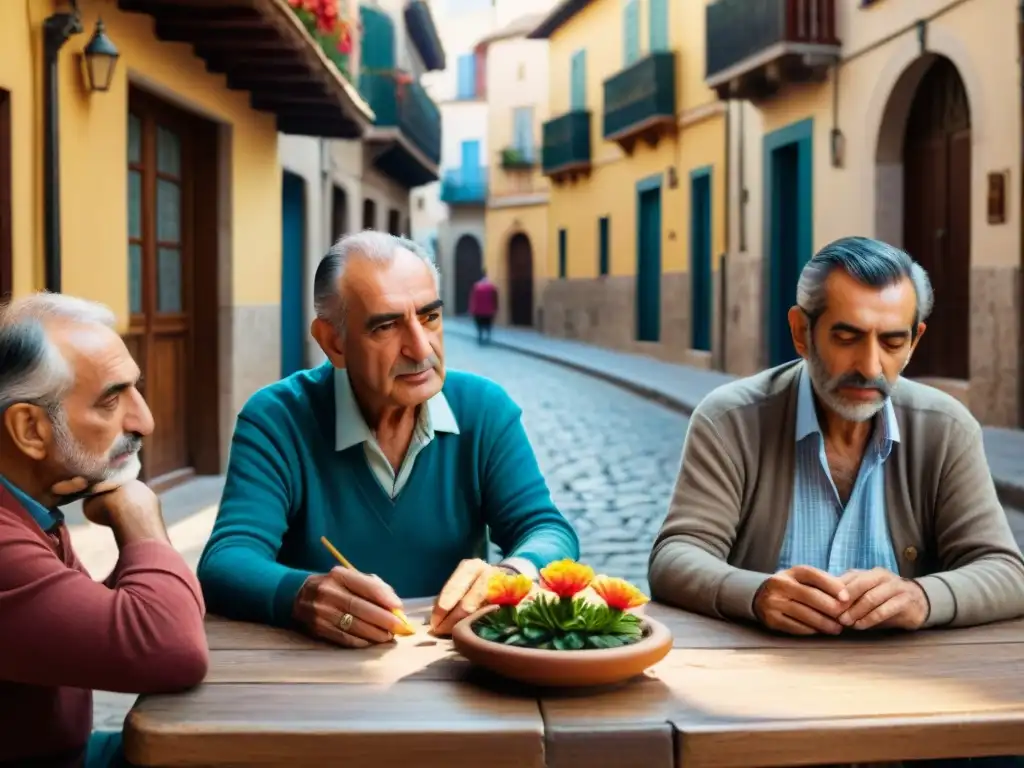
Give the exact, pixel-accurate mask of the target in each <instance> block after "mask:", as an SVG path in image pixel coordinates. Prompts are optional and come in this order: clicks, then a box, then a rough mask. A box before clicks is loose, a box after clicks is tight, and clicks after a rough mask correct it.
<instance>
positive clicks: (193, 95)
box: [0, 0, 372, 487]
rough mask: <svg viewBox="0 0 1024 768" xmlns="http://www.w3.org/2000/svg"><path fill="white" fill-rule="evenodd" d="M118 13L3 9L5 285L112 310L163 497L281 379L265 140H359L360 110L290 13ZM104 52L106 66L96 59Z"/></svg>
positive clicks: (97, 4)
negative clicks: (247, 405) (134, 377)
mask: <svg viewBox="0 0 1024 768" xmlns="http://www.w3.org/2000/svg"><path fill="white" fill-rule="evenodd" d="M124 5H125V4H123V3H121V4H119V3H118V2H116V1H115V0H79V2H78V3H77V9H78V10H76V9H75V8H74V6H73V5H72V4H69V3H65V2H58V1H57V0H53V1H52V2H51V0H42V1H40V2H31V3H3V4H0V274H2V275H3V278H2V279H3V282H4V285H3V286H2V289H3V290H4V291H7V290H8V289H9V290H10V291H12V292H13V294H14V296H19V295H24V294H26V293H30V292H32V291H36V290H41V289H49V290H54V291H63V292H65V293H69V294H75V295H78V296H82V297H85V298H89V299H94V300H97V301H101V302H103V303H105V304H107V305H109V306H110V307H111V308H112V309H113V310H114V312H115V314H116V316H117V321H118V326H119V330H120V332H121V333H122V335H123V337H124V339H125V341H126V343H127V345H128V347H129V349H130V350H131V351H132V353H133V355H134V356H135V359H136V361H137V362H138V364H139V365H140V367H141V368H142V371H143V374H144V379H143V384H142V387H143V391H144V394H145V396H146V398H147V400H148V402H149V404H150V406H151V408H152V409H153V414H154V417H155V420H156V431H155V433H154V435H153V436H152V438H151V439H149V440H147V442H146V446H145V448H144V450H143V459H142V460H143V473H144V477H145V478H146V479H147V480H148V481H149V482H151V483H154V484H155V485H157V486H158V487H159V486H161V485H166V484H167V483H169V482H173V481H174V480H177V479H183V478H185V477H187V476H189V475H191V474H195V473H199V474H216V473H219V472H221V471H222V469H223V467H224V466H225V464H226V460H227V455H228V445H229V441H230V437H231V432H232V430H233V427H234V419H235V416H236V414H237V412H238V410H239V409H240V408H241V406H242V405H243V403H244V402H245V400H246V399H247V398H248V397H249V396H250V395H251V394H252V393H253V392H254V391H255V390H256V389H258V388H259V387H261V386H263V385H265V384H268V383H270V382H272V381H274V380H275V379H277V378H278V377H279V376H280V373H281V370H280V356H279V354H278V344H279V340H280V338H281V296H282V292H281V282H282V279H281V274H282V261H281V233H282V226H281V222H282V213H281V192H280V190H281V166H280V164H279V162H278V156H277V151H278V150H277V136H278V132H279V131H284V132H288V133H294V134H305V135H328V136H333V137H344V138H348V137H352V138H354V137H358V136H360V135H362V134H363V133H364V132H365V131H366V130H367V129H368V128H369V126H370V120H371V118H372V113H371V112H370V111H369V110H368V109H366V108H365V106H364V105H362V104H361V101H360V99H359V98H358V96H357V95H356V94H355V92H354V89H352V87H351V85H350V84H349V83H348V82H347V81H346V80H345V79H344V77H343V76H342V75H341V74H340V72H339V70H338V68H337V66H336V65H334V64H333V63H332V62H331V61H330V60H329V59H328V58H327V56H326V55H325V54H324V51H323V50H322V49H321V47H320V46H319V44H318V43H317V42H316V41H315V40H314V37H313V36H312V34H310V32H309V31H308V29H307V28H306V27H305V26H304V25H303V24H301V23H298V24H297V23H296V17H295V16H294V15H293V14H294V13H295V11H294V10H292V9H290V8H289V6H288V5H287V4H284V3H263V4H260V5H258V6H254V7H253V8H249V9H248V10H246V9H245V8H241V7H240V6H238V4H233V5H231V4H225V6H224V8H222V9H220V13H219V15H216V16H209V15H204V14H181V13H179V12H174V10H173V6H170V5H168V4H166V3H160V2H149V1H148V0H135V2H133V3H132V4H131V7H132V8H133V9H134V12H131V13H129V12H126V11H122V10H121V8H122V7H123V6H124ZM232 14H237V16H233V15H232ZM101 17H102V25H100V24H99V23H98V20H99V19H100V18H101ZM254 30H255V31H254ZM111 44H112V45H113V46H114V47H115V48H116V51H117V52H118V54H119V58H118V59H117V60H116V63H115V66H114V67H113V69H112V70H110V69H109V67H108V66H107V65H109V63H110V62H109V60H108V59H105V58H103V57H91V55H90V54H91V53H93V52H96V51H97V49H98V50H99V52H100V53H103V52H104V51H105V52H108V53H109V52H110V45H111ZM268 50H272V51H273V62H272V63H271V62H268V63H265V64H258V65H254V64H253V61H256V62H260V61H261V60H265V59H266V53H267V51H268ZM197 51H200V52H201V53H202V58H201V57H200V55H199V54H198V53H197ZM51 62H55V70H51V68H50V66H49V65H50V63H51ZM51 71H55V72H56V77H53V78H51V77H50V75H49V73H50V72H51ZM110 72H112V76H111V77H110V78H109V79H108V77H107V75H108V74H109V73H110ZM86 75H91V77H87V76H86ZM52 103H55V104H56V105H57V108H56V109H50V108H48V106H47V105H48V104H52Z"/></svg>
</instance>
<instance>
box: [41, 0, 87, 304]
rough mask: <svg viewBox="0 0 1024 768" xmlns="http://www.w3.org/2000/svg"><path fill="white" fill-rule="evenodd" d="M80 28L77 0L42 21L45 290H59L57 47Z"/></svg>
mask: <svg viewBox="0 0 1024 768" xmlns="http://www.w3.org/2000/svg"><path fill="white" fill-rule="evenodd" d="M81 31H82V20H81V18H80V17H79V15H78V7H77V3H75V2H72V10H71V12H70V13H66V12H64V13H55V14H53V15H52V16H48V17H47V18H46V19H45V20H44V21H43V98H44V105H43V108H44V110H45V113H44V116H43V121H44V125H43V195H44V197H43V215H44V229H43V235H44V243H45V262H44V264H45V275H46V280H45V284H46V290H48V291H51V292H53V293H60V287H61V285H60V284H61V280H60V276H61V253H60V231H61V223H60V115H59V111H58V109H59V107H58V105H59V101H60V89H59V75H58V71H57V61H58V56H59V55H60V49H61V48H62V47H63V46H64V43H66V42H67V41H68V39H69V38H70V37H71V36H72V35H77V34H79V33H80V32H81Z"/></svg>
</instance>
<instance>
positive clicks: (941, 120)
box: [878, 55, 971, 380]
mask: <svg viewBox="0 0 1024 768" xmlns="http://www.w3.org/2000/svg"><path fill="white" fill-rule="evenodd" d="M904 78H908V79H910V78H912V80H911V81H910V82H909V83H906V82H905V83H902V85H903V88H902V89H901V87H900V86H901V84H897V87H896V89H894V95H893V97H892V98H891V99H890V102H895V101H897V100H898V99H899V96H900V93H899V91H900V90H902V91H903V101H904V105H903V107H902V109H900V106H899V104H893V103H890V105H889V107H888V110H887V111H889V110H892V111H896V112H902V114H904V115H905V116H906V117H905V121H904V123H903V125H902V126H900V127H901V128H902V130H901V131H900V133H899V134H896V135H895V136H893V137H891V138H890V142H889V143H890V147H891V148H892V146H891V145H892V138H898V139H902V141H901V142H900V144H901V150H902V151H901V152H900V158H899V159H900V160H901V161H902V169H901V170H902V173H901V174H900V176H898V177H893V176H892V174H891V173H890V174H889V177H890V178H889V182H890V184H889V185H887V184H885V183H884V180H881V181H883V183H882V184H881V185H880V190H879V199H878V206H879V208H880V209H882V208H884V207H885V206H886V204H887V202H888V201H887V200H886V197H885V195H884V188H885V186H889V189H890V193H889V198H890V199H891V197H892V196H893V194H894V192H893V190H892V187H893V186H894V185H892V184H891V182H894V181H895V182H897V183H899V182H901V186H902V194H901V195H900V198H901V199H900V201H899V202H900V203H901V204H902V205H901V208H902V217H901V218H902V222H901V223H902V246H903V248H904V249H905V250H906V251H907V252H908V253H910V255H911V256H912V257H914V259H916V260H917V261H918V262H919V263H920V264H921V266H922V267H924V269H925V270H926V271H927V272H928V276H929V278H930V279H931V283H932V288H933V290H934V293H935V311H934V312H933V313H932V315H931V316H930V317H929V318H928V321H927V322H928V332H927V333H926V334H925V335H924V337H923V338H922V339H921V342H920V344H919V345H918V348H917V351H916V352H915V353H914V357H913V359H912V360H911V362H910V365H908V366H907V370H906V371H905V375H906V376H908V377H938V378H949V379H960V380H967V379H968V378H969V377H970V307H971V297H970V278H971V196H970V189H971V112H970V106H969V103H968V99H967V89H966V88H965V86H964V82H963V80H962V79H961V77H960V73H959V72H958V71H957V68H956V65H955V64H954V63H953V62H952V61H950V60H949V59H948V58H946V57H944V56H937V55H930V56H928V57H927V58H926V59H923V60H918V61H917V62H915V63H914V64H913V65H911V67H910V68H908V70H907V72H906V73H905V75H904ZM913 80H916V81H917V84H916V87H913ZM895 127H896V126H894V125H892V123H891V122H890V130H891V131H893V129H894V128H895ZM885 128H886V123H885V122H883V131H884V130H885ZM893 132H895V131H893ZM884 141H885V137H884V136H883V137H880V145H879V151H880V154H881V152H882V151H883V142H884ZM880 159H881V158H880ZM890 169H892V167H891V166H890ZM881 170H882V166H880V171H881ZM897 180H898V181H897ZM896 223H897V222H894V224H896ZM879 236H880V237H882V239H886V240H891V241H893V242H899V240H897V239H896V238H887V237H886V236H885V233H884V232H880V233H879Z"/></svg>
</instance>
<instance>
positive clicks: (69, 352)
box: [48, 326, 153, 484]
mask: <svg viewBox="0 0 1024 768" xmlns="http://www.w3.org/2000/svg"><path fill="white" fill-rule="evenodd" d="M50 338H51V339H53V341H54V342H55V343H56V345H57V347H58V349H60V351H61V353H62V354H63V356H64V359H65V360H66V361H67V362H68V365H69V366H70V368H71V371H72V373H73V374H74V377H75V383H74V385H73V387H72V389H71V391H70V392H68V393H67V395H66V396H65V398H64V400H63V401H62V403H61V407H60V409H59V410H57V411H56V412H52V413H50V422H51V426H52V432H51V434H50V436H49V449H50V450H49V451H48V452H49V453H50V455H51V456H52V457H53V458H52V461H53V464H54V469H55V472H56V474H57V475H58V476H60V477H61V479H64V478H72V477H84V478H86V479H87V480H88V481H89V482H90V484H95V483H98V482H102V481H113V482H116V483H122V482H126V481H128V480H132V479H135V478H136V477H137V476H138V474H139V471H140V469H141V464H140V462H139V455H138V454H139V449H140V448H141V447H142V439H143V438H144V437H146V436H147V435H149V434H151V433H152V431H153V416H152V414H151V413H150V410H149V407H148V406H147V405H146V402H145V400H143V398H142V395H141V393H140V392H139V390H138V389H137V388H136V384H137V382H138V379H139V368H138V366H137V365H136V364H135V361H134V360H133V359H132V356H131V354H129V352H128V349H127V348H126V347H125V345H124V342H122V341H121V338H120V336H118V335H117V334H116V333H115V332H114V331H113V330H111V329H109V328H102V327H96V326H88V327H84V326H64V327H60V328H55V329H53V331H52V332H51V334H50Z"/></svg>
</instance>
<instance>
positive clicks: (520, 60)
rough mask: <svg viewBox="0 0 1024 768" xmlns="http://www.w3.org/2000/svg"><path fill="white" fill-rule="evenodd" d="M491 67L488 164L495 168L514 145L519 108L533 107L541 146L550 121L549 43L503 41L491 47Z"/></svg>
mask: <svg viewBox="0 0 1024 768" xmlns="http://www.w3.org/2000/svg"><path fill="white" fill-rule="evenodd" d="M488 64H489V66H488V68H487V93H488V94H489V96H488V99H487V102H488V114H487V118H488V131H487V132H488V137H489V139H488V143H489V144H490V145H491V146H490V147H489V149H490V154H489V155H488V163H489V164H491V165H495V164H496V163H497V162H498V160H499V156H500V154H501V151H502V150H503V149H505V148H506V147H508V146H511V144H512V140H513V138H514V136H513V120H514V118H513V111H514V110H515V109H516V108H518V107H532V108H533V144H534V147H535V148H536V147H539V146H540V143H541V125H542V124H543V123H544V121H545V120H547V119H548V104H549V99H548V43H547V41H546V40H528V39H526V38H525V37H515V38H510V39H508V40H499V41H497V42H495V43H494V44H493V45H492V46H491V48H490V57H489V62H488Z"/></svg>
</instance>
